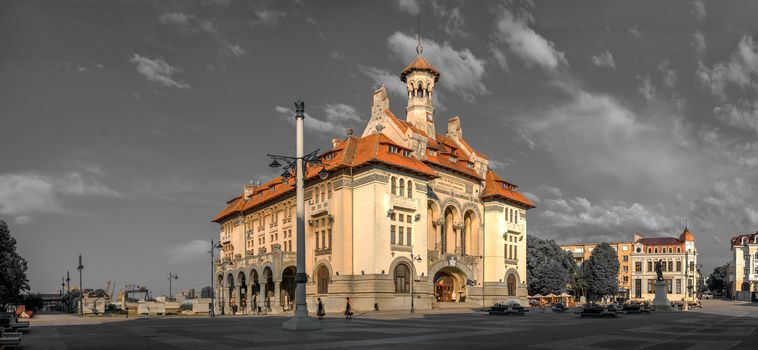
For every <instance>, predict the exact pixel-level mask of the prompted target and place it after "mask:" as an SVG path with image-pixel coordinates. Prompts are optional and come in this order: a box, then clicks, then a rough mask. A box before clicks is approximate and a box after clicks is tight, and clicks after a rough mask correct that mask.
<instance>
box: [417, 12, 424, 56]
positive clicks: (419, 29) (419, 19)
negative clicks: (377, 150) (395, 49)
mask: <svg viewBox="0 0 758 350" xmlns="http://www.w3.org/2000/svg"><path fill="white" fill-rule="evenodd" d="M417 19H418V46H416V54H418V56H421V54H422V53H424V47H423V46H421V15H418V17H417Z"/></svg>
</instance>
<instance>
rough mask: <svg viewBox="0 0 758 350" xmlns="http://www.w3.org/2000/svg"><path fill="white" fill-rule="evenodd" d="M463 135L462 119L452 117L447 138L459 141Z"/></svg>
mask: <svg viewBox="0 0 758 350" xmlns="http://www.w3.org/2000/svg"><path fill="white" fill-rule="evenodd" d="M462 134H463V131H461V119H460V118H458V117H457V116H456V117H452V118H450V119H448V121H447V137H449V138H451V139H454V140H457V139H459V138H460V137H461V136H462Z"/></svg>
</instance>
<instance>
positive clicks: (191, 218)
mask: <svg viewBox="0 0 758 350" xmlns="http://www.w3.org/2000/svg"><path fill="white" fill-rule="evenodd" d="M419 13H420V14H421V15H422V21H423V30H422V32H423V36H424V47H425V51H424V53H425V56H426V57H427V58H428V59H429V61H430V62H431V63H432V64H434V65H436V66H437V67H438V68H440V70H441V71H442V77H441V79H440V83H439V86H440V88H439V94H438V101H437V106H438V108H437V113H436V116H435V118H436V121H437V127H438V130H444V127H445V123H446V121H447V119H448V118H449V117H451V116H454V115H458V116H460V117H461V122H462V125H463V130H464V134H465V137H466V139H467V140H468V141H469V142H470V143H471V144H472V145H473V146H474V147H476V148H477V149H479V150H481V151H482V152H484V153H486V154H487V155H489V157H490V159H491V160H492V161H493V162H492V165H493V166H494V167H495V168H496V170H497V171H498V173H500V174H501V175H502V176H503V177H504V178H506V179H507V180H509V181H512V182H515V183H516V184H518V185H519V186H520V189H521V190H522V191H524V192H527V193H528V194H529V196H530V197H531V198H533V199H534V200H535V202H536V204H537V209H534V210H531V211H529V214H528V215H529V225H530V226H529V233H530V234H534V235H539V236H541V237H548V238H555V239H557V240H558V241H559V242H577V241H581V240H593V241H598V240H606V239H611V240H622V239H631V237H632V235H633V234H634V233H641V234H643V235H649V236H656V235H678V234H679V233H680V232H681V231H682V230H683V224H684V221H685V220H688V223H689V227H690V229H691V230H692V232H693V233H694V234H695V236H696V239H697V245H698V247H699V249H700V253H701V255H700V261H701V262H703V263H704V265H705V267H706V271H708V272H709V271H710V269H711V266H712V265H713V264H716V263H723V262H725V261H726V260H727V259H729V250H728V249H729V248H728V243H727V242H728V238H729V237H730V236H732V235H734V234H737V233H746V232H755V231H756V230H758V204H756V201H755V196H756V193H758V174H757V172H758V139H757V137H756V135H758V102H756V101H757V100H756V93H757V92H758V23H756V21H755V20H754V14H755V13H758V4H757V3H754V2H744V1H739V2H736V1H735V2H731V1H719V2H718V6H716V2H699V1H667V2H660V1H634V2H629V1H623V2H622V1H583V2H541V1H536V2H534V3H529V2H504V3H500V2H462V1H450V2H443V1H439V2H431V1H420V2H416V1H398V2H392V3H389V2H388V3H380V2H376V1H328V2H327V1H319V2H314V3H311V2H285V1H268V2H243V1H234V0H227V1H221V0H218V1H201V2H192V3H190V2H185V1H165V2H164V1H118V2H116V1H110V2H100V1H98V2H95V1H47V2H40V1H31V2H29V1H23V2H22V1H3V2H0V43H2V50H1V51H0V135H2V137H0V218H3V219H5V220H7V221H8V222H9V225H10V227H11V231H12V233H13V234H14V235H15V236H16V237H17V239H18V241H19V250H20V252H21V254H23V255H24V256H25V257H26V258H27V259H28V260H29V267H30V271H29V275H30V277H31V283H32V287H33V289H34V290H35V291H37V290H41V291H52V290H56V289H57V288H58V286H59V284H60V277H61V276H65V273H66V270H67V269H69V270H71V271H72V272H73V271H75V270H74V267H75V263H76V256H77V255H78V254H79V253H80V252H81V253H83V254H84V262H85V265H86V270H85V287H101V286H103V285H104V284H105V281H106V280H113V281H115V282H116V285H117V287H120V286H122V285H123V284H124V283H125V282H131V281H132V280H133V281H135V282H137V283H141V284H147V285H148V286H149V287H151V288H152V290H153V291H154V292H155V293H161V292H167V289H168V283H167V281H166V280H165V278H166V277H167V275H168V273H169V272H173V273H178V274H179V276H180V278H179V280H178V281H177V282H176V283H175V286H176V288H177V289H181V288H186V287H196V288H199V287H202V286H204V285H207V284H208V281H207V280H208V279H209V268H210V266H209V264H210V262H209V257H208V256H207V255H206V254H205V251H206V250H207V247H206V245H205V243H203V242H200V240H210V239H211V238H214V239H216V238H218V228H217V226H216V225H214V224H212V223H210V222H209V220H210V218H211V217H213V215H214V214H216V213H217V212H218V211H219V210H220V209H222V208H223V204H224V201H225V200H227V199H229V198H231V197H232V196H233V195H235V194H236V193H237V192H238V191H239V189H240V186H241V185H242V184H243V183H245V182H247V181H249V180H250V179H254V180H256V179H261V180H265V179H268V178H270V177H271V176H272V175H273V174H272V173H271V172H270V171H269V170H268V169H267V167H266V164H267V161H268V159H267V158H266V156H265V154H266V153H272V152H273V153H289V152H290V151H291V148H292V147H293V142H292V141H290V140H292V139H293V135H294V131H293V128H292V124H291V123H290V121H289V118H291V115H290V112H289V110H291V108H292V102H293V101H295V100H297V99H300V98H302V99H304V100H305V101H306V111H307V112H308V114H309V119H308V121H307V124H306V125H307V126H308V127H309V131H308V132H307V134H306V137H307V139H306V144H307V145H308V148H309V149H313V148H318V147H320V148H322V149H325V148H326V147H328V145H329V140H330V139H331V137H332V136H342V135H343V134H344V129H345V128H348V127H353V128H356V129H357V130H362V128H363V126H364V123H365V122H366V118H367V116H368V115H369V111H370V96H371V93H372V91H373V89H374V88H376V87H377V86H378V85H379V84H385V85H386V86H387V87H388V89H389V90H390V93H391V109H392V110H393V111H394V112H395V114H397V115H403V114H404V113H403V108H404V105H405V101H404V99H403V98H402V96H401V95H400V94H399V93H398V86H401V85H400V81H399V77H398V75H399V72H400V70H401V69H402V68H403V67H404V66H405V65H406V64H407V63H408V62H409V60H410V59H411V57H413V55H414V54H415V51H414V48H415V46H416V43H415V38H416V15H417V14H419Z"/></svg>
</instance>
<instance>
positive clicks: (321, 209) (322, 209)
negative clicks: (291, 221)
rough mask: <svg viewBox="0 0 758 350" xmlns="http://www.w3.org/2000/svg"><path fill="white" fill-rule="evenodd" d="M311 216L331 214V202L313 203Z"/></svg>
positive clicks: (310, 207)
mask: <svg viewBox="0 0 758 350" xmlns="http://www.w3.org/2000/svg"><path fill="white" fill-rule="evenodd" d="M309 209H310V214H311V216H319V215H322V214H327V213H329V202H319V203H313V204H311V205H310V206H309Z"/></svg>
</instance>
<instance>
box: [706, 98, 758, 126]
mask: <svg viewBox="0 0 758 350" xmlns="http://www.w3.org/2000/svg"><path fill="white" fill-rule="evenodd" d="M713 114H714V115H715V116H716V118H718V119H719V120H720V121H722V122H724V123H726V124H728V125H731V126H734V127H738V128H744V129H748V130H752V131H755V132H756V133H758V101H753V102H752V103H751V102H749V101H746V100H740V101H739V102H738V103H737V104H736V105H735V104H730V103H728V104H725V105H723V106H720V107H716V108H714V109H713Z"/></svg>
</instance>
